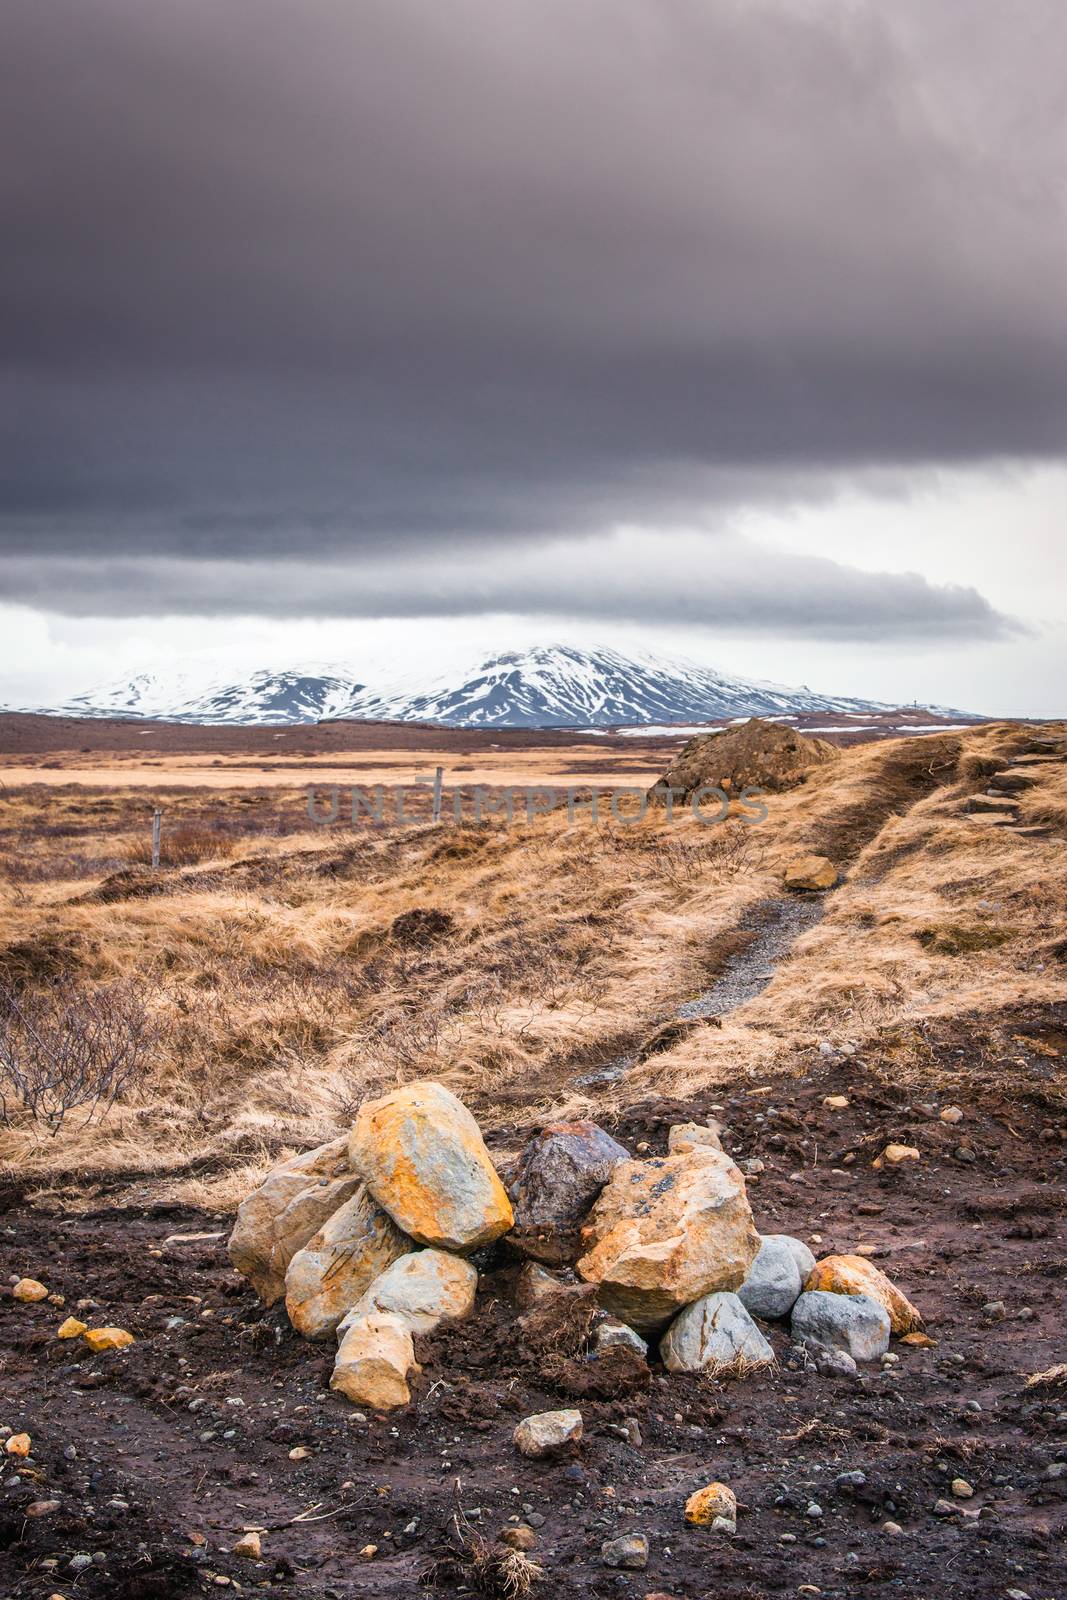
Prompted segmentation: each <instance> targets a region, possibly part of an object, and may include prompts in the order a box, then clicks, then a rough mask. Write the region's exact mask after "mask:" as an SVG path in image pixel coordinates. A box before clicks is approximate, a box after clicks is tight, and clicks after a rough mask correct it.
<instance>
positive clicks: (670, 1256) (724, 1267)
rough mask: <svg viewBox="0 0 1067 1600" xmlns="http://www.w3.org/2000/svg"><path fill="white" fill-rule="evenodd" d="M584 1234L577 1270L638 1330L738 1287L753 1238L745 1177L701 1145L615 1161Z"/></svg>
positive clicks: (656, 1326) (753, 1249)
mask: <svg viewBox="0 0 1067 1600" xmlns="http://www.w3.org/2000/svg"><path fill="white" fill-rule="evenodd" d="M588 1236H589V1239H590V1241H591V1243H590V1245H589V1248H588V1250H587V1253H586V1254H585V1255H584V1256H583V1257H582V1258H581V1260H580V1261H579V1262H578V1271H579V1272H580V1274H581V1275H582V1277H583V1278H585V1279H586V1281H587V1282H590V1283H597V1284H599V1286H600V1300H601V1303H602V1304H603V1305H604V1306H606V1307H607V1309H608V1310H609V1311H612V1312H614V1313H615V1315H616V1316H618V1317H620V1318H621V1319H622V1321H623V1322H626V1323H628V1324H629V1326H630V1327H632V1328H637V1329H638V1330H639V1331H640V1332H642V1333H645V1332H655V1331H656V1330H658V1329H660V1328H662V1327H664V1326H665V1325H666V1323H667V1322H669V1321H670V1319H671V1318H672V1317H673V1316H675V1315H676V1314H677V1312H679V1311H680V1310H681V1309H682V1307H683V1306H687V1305H691V1304H692V1302H693V1301H694V1300H699V1299H701V1297H702V1296H703V1295H706V1294H712V1293H713V1292H715V1291H716V1290H720V1289H727V1290H732V1289H739V1288H740V1287H741V1285H742V1283H743V1282H744V1281H745V1278H746V1276H747V1274H748V1270H749V1268H750V1267H751V1265H752V1262H753V1261H754V1260H755V1257H756V1252H757V1250H758V1249H759V1242H760V1241H759V1235H758V1234H757V1232H756V1230H755V1228H754V1227H753V1224H752V1212H751V1210H750V1208H749V1204H748V1196H747V1194H746V1193H745V1181H744V1179H743V1178H742V1176H741V1174H740V1172H739V1171H738V1169H737V1167H736V1166H735V1165H734V1163H733V1162H732V1161H731V1160H730V1158H729V1156H726V1155H724V1154H723V1153H722V1152H721V1151H718V1150H712V1149H709V1148H707V1147H700V1148H696V1149H692V1150H686V1151H684V1152H681V1153H679V1154H677V1155H673V1156H665V1157H659V1158H655V1159H653V1160H650V1161H626V1162H622V1163H621V1164H620V1165H619V1166H617V1167H616V1168H615V1170H614V1172H613V1173H612V1175H611V1178H610V1179H609V1181H608V1183H607V1185H606V1186H605V1188H604V1190H603V1192H602V1193H601V1196H600V1198H599V1200H598V1201H597V1202H596V1204H595V1205H594V1207H593V1209H592V1211H591V1212H590V1214H589V1224H588Z"/></svg>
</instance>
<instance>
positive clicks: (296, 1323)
mask: <svg viewBox="0 0 1067 1600" xmlns="http://www.w3.org/2000/svg"><path fill="white" fill-rule="evenodd" d="M410 1248H411V1241H410V1240H409V1239H406V1238H405V1237H404V1235H403V1234H402V1233H401V1232H400V1229H399V1228H398V1227H397V1226H396V1224H395V1223H394V1222H393V1220H392V1218H391V1217H390V1216H389V1215H388V1213H387V1212H385V1211H383V1210H382V1208H381V1206H379V1205H377V1204H376V1203H375V1201H374V1200H373V1199H372V1197H371V1195H370V1193H369V1192H368V1190H367V1189H366V1187H365V1186H364V1185H362V1184H361V1185H360V1187H359V1188H358V1189H357V1190H356V1192H355V1194H354V1195H353V1196H352V1198H351V1200H346V1201H345V1203H344V1205H343V1206H341V1208H340V1209H339V1210H338V1211H335V1212H334V1214H333V1216H332V1217H329V1218H327V1220H326V1222H325V1223H324V1224H323V1226H322V1227H321V1228H320V1229H319V1231H318V1233H316V1234H314V1235H313V1236H312V1237H311V1238H310V1239H309V1240H308V1242H307V1244H306V1245H305V1246H304V1248H303V1249H302V1250H298V1251H297V1252H296V1255H295V1256H294V1257H293V1259H292V1261H290V1263H289V1270H288V1271H287V1272H286V1274H285V1309H286V1311H287V1312H288V1313H289V1321H290V1322H291V1323H292V1324H293V1327H294V1328H295V1329H296V1331H297V1333H302V1334H303V1335H304V1337H305V1339H328V1338H329V1337H330V1335H331V1334H332V1333H333V1332H334V1330H335V1328H336V1327H337V1324H338V1323H339V1322H340V1320H341V1318H342V1317H343V1316H344V1315H345V1313H346V1312H347V1311H348V1310H349V1308H350V1307H351V1306H353V1305H354V1304H355V1303H356V1301H357V1300H358V1299H359V1298H360V1296H361V1295H363V1294H365V1293H366V1291H367V1290H368V1289H369V1288H370V1286H371V1284H372V1283H373V1282H374V1280H375V1279H376V1278H377V1277H378V1276H379V1275H380V1274H381V1273H383V1272H384V1271H385V1269H386V1267H388V1266H390V1265H391V1264H392V1263H393V1262H394V1261H396V1260H397V1258H398V1257H399V1256H403V1255H406V1253H407V1252H408V1250H409V1249H410Z"/></svg>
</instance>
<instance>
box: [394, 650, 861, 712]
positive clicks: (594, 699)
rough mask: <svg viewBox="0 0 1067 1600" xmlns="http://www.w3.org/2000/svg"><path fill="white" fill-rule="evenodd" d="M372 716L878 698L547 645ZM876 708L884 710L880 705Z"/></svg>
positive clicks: (412, 692) (786, 706)
mask: <svg viewBox="0 0 1067 1600" xmlns="http://www.w3.org/2000/svg"><path fill="white" fill-rule="evenodd" d="M363 704H364V705H365V707H366V708H367V709H366V710H364V711H363V712H362V715H364V716H370V717H374V718H375V719H377V720H386V719H392V720H396V721H409V720H416V721H419V722H444V723H451V724H458V725H461V726H464V727H476V728H483V727H509V728H573V727H586V728H598V727H600V728H603V727H611V726H614V725H616V724H620V723H644V722H654V723H664V722H693V721H708V720H714V719H718V718H722V717H737V716H744V717H750V716H767V715H775V714H780V713H783V712H785V713H790V712H800V711H866V712H869V711H871V710H872V709H874V707H873V704H872V702H870V701H864V700H848V699H842V698H840V697H832V696H827V695H817V694H813V693H812V692H811V691H810V690H809V689H788V688H785V687H784V686H783V685H781V684H774V683H759V682H756V681H753V680H749V679H746V678H736V677H731V676H729V675H728V674H726V673H723V672H717V671H716V670H715V669H714V668H712V667H703V666H700V665H699V663H697V662H695V661H685V660H680V659H678V658H677V657H669V656H659V655H651V654H646V653H643V652H631V653H629V654H626V655H624V654H622V653H621V652H620V651H618V650H609V649H594V650H580V649H577V648H575V647H573V646H570V645H544V646H540V647H535V648H533V649H530V650H516V651H508V652H507V653H506V654H504V655H496V656H490V657H488V658H487V659H485V660H483V661H481V662H479V663H478V665H477V666H476V667H475V668H474V670H473V671H472V672H469V673H467V674H465V675H462V676H461V677H460V679H459V681H457V679H456V678H455V677H449V678H444V679H441V680H439V681H438V682H437V683H432V684H428V685H426V686H425V687H424V688H417V687H416V688H412V687H411V686H404V687H402V688H400V689H398V690H396V691H393V692H383V693H379V694H377V695H373V694H372V695H370V696H369V698H367V699H366V700H365V701H364V702H363ZM877 709H879V710H884V709H885V707H881V706H879V707H878V708H877Z"/></svg>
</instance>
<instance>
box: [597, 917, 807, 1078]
mask: <svg viewBox="0 0 1067 1600" xmlns="http://www.w3.org/2000/svg"><path fill="white" fill-rule="evenodd" d="M823 906H824V902H823V897H822V896H821V895H810V896H808V895H790V896H789V898H788V899H772V900H761V901H760V902H759V904H758V905H755V906H752V907H751V908H750V910H749V911H747V912H746V913H745V915H744V916H743V917H742V918H741V921H740V923H739V927H741V928H743V929H746V930H753V931H754V933H755V937H754V938H753V939H751V940H750V941H749V943H748V944H747V945H746V946H745V948H744V949H743V950H739V951H738V952H737V954H736V955H734V956H731V957H730V959H729V960H728V961H727V963H726V965H725V966H724V967H723V970H722V972H721V973H720V975H719V977H718V978H717V979H716V980H715V982H714V983H713V984H712V986H711V988H710V989H708V990H706V991H705V992H704V993H703V994H700V995H697V997H696V999H695V1000H686V1001H685V1003H684V1004H683V1005H681V1006H679V1007H678V1010H677V1011H676V1012H675V1016H676V1017H677V1019H678V1020H679V1021H680V1022H695V1021H697V1020H698V1019H699V1018H701V1017H721V1016H725V1014H726V1013H727V1012H728V1011H734V1010H736V1009H737V1007H738V1006H743V1005H744V1004H745V1002H746V1001H748V1000H753V999H755V997H756V995H758V994H762V993H763V990H764V989H766V987H767V985H768V984H769V983H770V981H771V979H772V978H773V977H774V974H775V972H776V970H777V967H778V963H779V962H780V961H781V960H782V958H783V957H784V956H785V955H786V954H787V953H788V952H789V950H790V949H792V947H793V945H794V943H795V942H796V940H797V939H799V938H800V935H801V934H802V933H805V932H806V931H807V929H808V928H813V927H814V926H815V924H816V923H817V922H818V921H819V919H820V918H821V917H822V914H823ZM639 1060H640V1057H639V1056H638V1055H623V1056H616V1057H615V1059H614V1060H613V1061H609V1062H607V1063H606V1064H605V1065H604V1066H602V1067H598V1068H597V1070H596V1071H595V1072H590V1073H587V1074H586V1075H585V1076H584V1077H582V1078H576V1079H575V1087H576V1088H582V1089H585V1088H594V1087H596V1086H597V1085H598V1084H605V1083H617V1082H618V1081H619V1079H620V1078H624V1077H625V1076H626V1074H627V1073H628V1072H629V1071H630V1070H631V1069H632V1068H633V1067H635V1066H637V1064H638V1062H639Z"/></svg>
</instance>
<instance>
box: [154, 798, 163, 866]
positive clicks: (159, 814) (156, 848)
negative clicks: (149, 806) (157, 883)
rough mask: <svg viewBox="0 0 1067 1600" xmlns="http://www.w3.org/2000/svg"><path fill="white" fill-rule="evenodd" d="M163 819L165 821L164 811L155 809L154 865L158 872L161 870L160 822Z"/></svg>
mask: <svg viewBox="0 0 1067 1600" xmlns="http://www.w3.org/2000/svg"><path fill="white" fill-rule="evenodd" d="M162 821H163V813H162V811H153V813H152V867H153V869H154V870H155V871H157V872H158V871H159V831H160V824H161V823H162Z"/></svg>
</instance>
